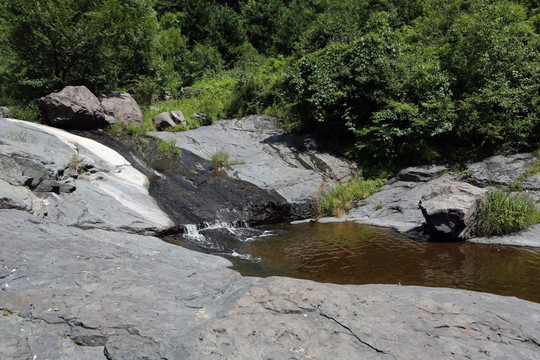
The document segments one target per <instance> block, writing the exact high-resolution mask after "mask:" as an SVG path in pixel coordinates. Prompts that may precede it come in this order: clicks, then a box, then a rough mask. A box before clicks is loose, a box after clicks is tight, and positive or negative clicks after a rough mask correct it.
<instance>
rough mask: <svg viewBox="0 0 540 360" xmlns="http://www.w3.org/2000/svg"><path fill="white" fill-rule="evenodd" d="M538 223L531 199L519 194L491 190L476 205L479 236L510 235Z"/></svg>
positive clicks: (537, 213) (538, 215) (537, 212)
mask: <svg viewBox="0 0 540 360" xmlns="http://www.w3.org/2000/svg"><path fill="white" fill-rule="evenodd" d="M538 223H540V211H539V210H538V209H537V208H536V207H535V205H534V202H533V201H532V200H531V199H529V198H527V197H525V196H523V195H520V194H512V193H508V192H505V191H503V190H492V191H490V192H488V193H487V194H486V195H485V196H484V197H483V198H482V200H481V201H480V203H479V205H478V228H477V232H478V235H480V236H500V235H506V234H511V233H515V232H518V231H521V230H523V229H526V228H527V227H529V226H531V225H534V224H538Z"/></svg>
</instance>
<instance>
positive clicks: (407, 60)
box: [287, 14, 453, 163]
mask: <svg viewBox="0 0 540 360" xmlns="http://www.w3.org/2000/svg"><path fill="white" fill-rule="evenodd" d="M370 26H371V27H372V28H373V30H371V31H370V32H368V33H367V34H365V35H364V36H362V37H360V38H358V39H357V40H354V41H353V42H351V43H350V44H332V45H329V46H327V47H325V48H324V49H322V50H319V51H316V52H314V53H312V54H310V55H308V56H305V57H304V58H302V59H301V60H300V61H299V62H298V63H297V64H296V65H295V66H294V68H293V70H292V72H291V74H290V76H289V77H288V79H287V85H288V86H289V91H290V97H291V98H292V99H294V101H293V102H292V103H293V105H292V107H291V111H292V112H293V113H295V114H296V116H297V117H298V118H300V119H301V120H302V122H303V125H304V127H308V128H310V127H311V128H313V127H315V128H323V129H325V130H326V131H327V133H328V134H329V135H330V137H332V138H333V139H334V143H335V144H336V145H337V146H336V148H337V150H340V151H341V152H343V153H348V154H349V155H353V156H359V155H360V154H361V155H362V157H367V158H369V159H371V160H375V161H378V162H381V163H388V162H389V161H390V162H392V161H400V160H403V159H406V161H409V162H411V161H415V160H423V159H426V160H430V159H431V158H433V157H436V156H438V154H437V152H436V150H437V148H436V146H437V145H438V144H440V139H441V138H443V137H444V136H447V135H448V134H449V133H450V131H451V130H452V119H453V104H452V102H451V99H450V96H449V95H450V91H449V81H448V78H447V76H446V74H445V73H444V72H442V71H441V69H440V66H439V63H438V61H437V60H436V59H433V58H432V56H431V54H430V53H429V51H423V49H422V48H416V47H412V46H408V45H407V44H405V43H403V41H402V39H400V37H399V36H398V34H397V33H395V32H393V31H392V30H391V29H390V27H389V25H388V19H387V15H386V14H378V16H375V17H373V19H372V23H371V25H370ZM340 147H341V149H340Z"/></svg>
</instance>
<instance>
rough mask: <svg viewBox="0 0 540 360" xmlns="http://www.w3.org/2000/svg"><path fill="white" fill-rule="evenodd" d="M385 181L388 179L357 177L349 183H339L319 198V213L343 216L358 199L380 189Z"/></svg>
mask: <svg viewBox="0 0 540 360" xmlns="http://www.w3.org/2000/svg"><path fill="white" fill-rule="evenodd" d="M385 183H386V179H368V180H365V179H363V178H362V177H356V178H354V179H352V180H351V181H350V182H348V183H345V184H340V185H337V186H336V187H334V188H332V190H330V191H329V192H327V193H325V194H324V195H323V196H322V197H321V199H320V200H319V204H318V212H319V215H321V216H330V215H332V216H343V215H344V214H345V213H346V212H347V211H349V210H350V209H352V208H353V207H354V206H355V205H356V204H357V203H358V201H360V200H363V199H365V198H367V197H368V196H370V195H371V194H373V193H375V192H377V191H379V190H380V189H381V186H383V185H384V184H385ZM381 207H382V206H381Z"/></svg>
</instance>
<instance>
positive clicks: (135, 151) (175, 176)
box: [85, 133, 294, 228]
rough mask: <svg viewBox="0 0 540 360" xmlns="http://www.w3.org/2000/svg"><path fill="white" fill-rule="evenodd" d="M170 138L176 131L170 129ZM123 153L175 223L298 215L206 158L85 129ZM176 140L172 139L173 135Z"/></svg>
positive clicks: (273, 220) (265, 219)
mask: <svg viewBox="0 0 540 360" xmlns="http://www.w3.org/2000/svg"><path fill="white" fill-rule="evenodd" d="M165 135H168V136H166V137H164V139H165V141H166V142H170V140H171V138H173V136H174V135H173V134H170V133H166V134H165ZM85 136H89V137H93V138H95V139H96V140H98V141H100V142H101V143H103V144H105V145H107V146H109V147H111V148H112V149H115V150H116V151H118V152H120V153H121V154H123V155H124V156H125V157H126V158H127V159H128V160H129V161H130V162H131V163H132V164H134V166H136V167H137V168H138V169H139V170H140V171H142V172H143V173H144V174H145V175H146V176H148V178H150V179H151V183H152V185H151V187H150V193H151V194H152V195H153V196H154V198H155V199H156V201H157V203H158V204H159V206H160V208H161V209H163V210H164V211H165V212H166V213H167V214H168V215H169V216H170V218H171V219H172V220H173V221H174V223H175V224H176V226H177V227H180V228H182V226H185V225H196V226H198V227H207V226H209V225H211V224H214V223H228V224H235V225H238V224H240V223H249V224H251V225H258V224H267V223H276V222H282V221H287V220H290V219H291V218H294V214H293V213H292V211H291V205H290V204H289V203H288V202H287V201H286V200H285V199H284V198H283V197H282V196H280V195H279V194H277V193H276V192H275V191H267V190H264V189H261V188H259V187H257V186H255V185H253V184H251V183H249V182H246V181H242V180H239V179H235V178H230V177H228V176H227V174H226V173H225V172H224V171H214V170H212V168H211V164H210V162H209V161H208V160H205V159H203V158H200V157H199V156H197V155H195V154H193V153H191V152H190V151H189V150H185V149H183V150H182V151H181V155H171V156H169V155H164V154H163V152H162V151H160V150H159V149H158V147H157V143H156V142H155V141H154V140H152V139H151V138H145V137H141V138H138V139H133V138H132V137H126V136H121V135H118V136H113V137H110V136H101V135H96V134H91V133H85ZM173 140H174V138H173Z"/></svg>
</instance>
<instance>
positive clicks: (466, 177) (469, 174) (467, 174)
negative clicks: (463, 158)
mask: <svg viewBox="0 0 540 360" xmlns="http://www.w3.org/2000/svg"><path fill="white" fill-rule="evenodd" d="M458 179H459V180H461V181H465V182H468V183H469V184H474V174H473V171H472V170H471V169H465V170H463V171H462V172H460V173H459V175H458Z"/></svg>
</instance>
